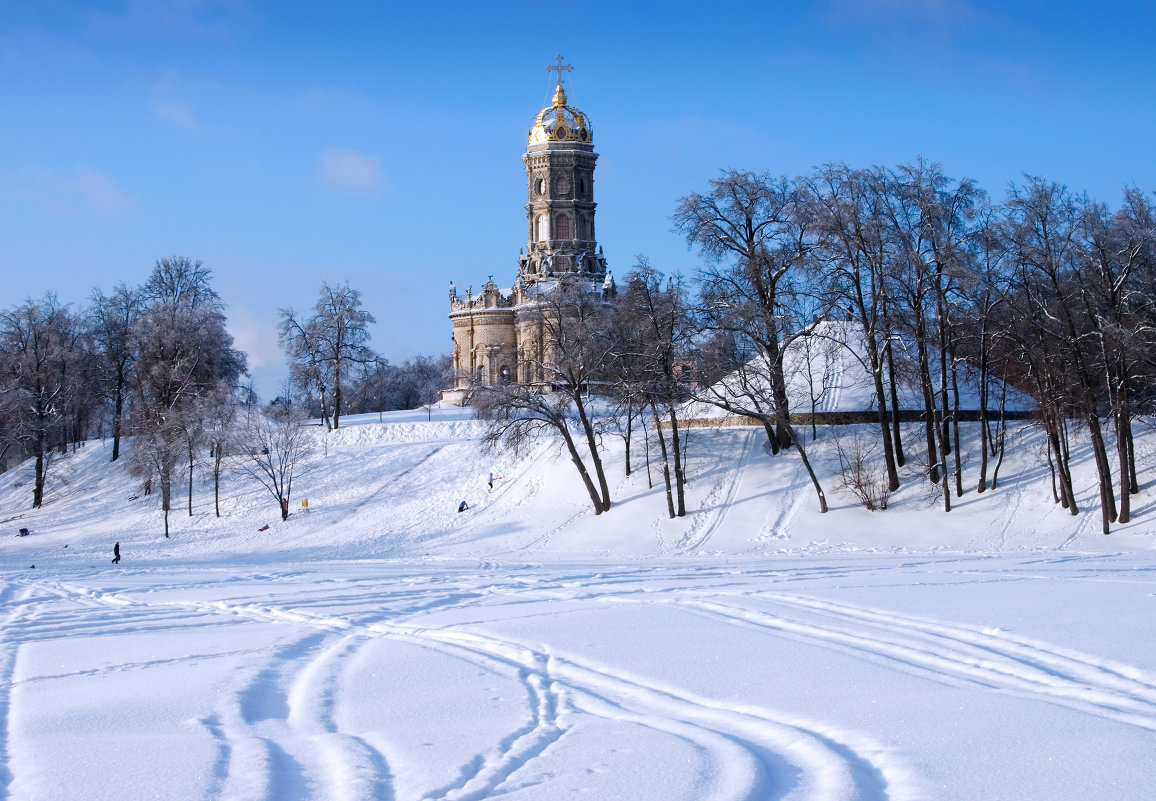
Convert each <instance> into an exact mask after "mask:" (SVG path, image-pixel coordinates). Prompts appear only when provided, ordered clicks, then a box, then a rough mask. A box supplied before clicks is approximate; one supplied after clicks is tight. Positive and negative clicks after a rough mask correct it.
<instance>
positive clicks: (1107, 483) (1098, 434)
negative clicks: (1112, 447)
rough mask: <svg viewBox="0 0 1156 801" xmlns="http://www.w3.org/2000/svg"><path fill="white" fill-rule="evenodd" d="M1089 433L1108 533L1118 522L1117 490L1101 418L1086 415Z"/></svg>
mask: <svg viewBox="0 0 1156 801" xmlns="http://www.w3.org/2000/svg"><path fill="white" fill-rule="evenodd" d="M1086 419H1087V422H1088V433H1089V435H1090V436H1091V439H1092V453H1093V454H1095V457H1096V472H1097V474H1098V478H1099V484H1100V517H1101V522H1102V525H1103V531H1104V533H1105V534H1107V533H1108V530H1109V525H1110V524H1111V523H1114V522H1116V519H1117V517H1118V515H1117V513H1116V488H1115V487H1114V486H1112V465H1111V464H1110V463H1109V461H1108V449H1107V447H1106V446H1105V445H1104V432H1103V429H1102V428H1101V427H1100V418H1099V417H1098V416H1096V415H1095V414H1094V413H1089V414H1088V415H1086Z"/></svg>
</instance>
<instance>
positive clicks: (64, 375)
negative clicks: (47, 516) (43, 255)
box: [0, 292, 82, 509]
mask: <svg viewBox="0 0 1156 801" xmlns="http://www.w3.org/2000/svg"><path fill="white" fill-rule="evenodd" d="M79 331H80V325H79V321H78V320H77V319H76V317H75V316H74V315H73V314H72V313H71V312H70V311H69V310H68V308H67V307H66V306H63V305H61V304H60V302H59V301H58V300H57V299H56V295H55V294H53V293H51V292H48V293H46V294H45V295H44V296H43V297H42V298H40V299H38V300H32V299H31V298H29V299H28V300H26V301H24V303H22V304H20V305H18V306H15V307H13V308H10V309H7V310H4V311H3V312H0V388H2V389H3V394H4V395H5V396H6V399H7V402H6V407H7V411H8V413H9V414H10V415H11V421H10V425H11V428H7V427H6V430H5V434H4V437H5V439H7V440H9V441H10V442H12V443H14V444H16V445H17V446H18V447H20V448H21V449H22V450H24V451H25V452H28V453H30V454H31V455H32V457H33V458H34V459H35V469H34V480H33V488H32V507H33V508H34V509H38V508H40V506H41V505H42V504H43V503H44V486H45V478H46V475H47V471H48V465H49V461H50V459H51V453H52V449H53V447H55V446H56V445H57V444H61V445H63V444H64V443H65V441H66V439H65V437H66V432H65V423H66V418H65V415H66V413H67V411H68V410H69V408H70V406H71V404H72V396H73V394H74V393H76V392H77V391H78V390H79V382H78V380H77V379H78V376H77V366H78V363H79V362H80V360H81V356H82V354H81V352H80V350H79V348H78V338H79Z"/></svg>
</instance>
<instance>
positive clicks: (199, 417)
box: [0, 256, 449, 536]
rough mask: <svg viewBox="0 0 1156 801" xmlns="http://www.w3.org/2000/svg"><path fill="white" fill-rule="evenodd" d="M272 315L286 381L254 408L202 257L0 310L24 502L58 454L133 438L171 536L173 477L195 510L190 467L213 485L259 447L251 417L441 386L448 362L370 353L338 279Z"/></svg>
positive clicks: (1, 381)
mask: <svg viewBox="0 0 1156 801" xmlns="http://www.w3.org/2000/svg"><path fill="white" fill-rule="evenodd" d="M280 317H281V326H280V343H281V345H282V347H283V348H284V350H285V353H286V357H287V360H288V362H289V364H290V370H291V372H290V378H289V379H288V380H287V381H286V384H285V386H284V387H283V388H282V391H281V393H280V394H279V396H278V397H277V398H276V399H275V400H274V401H272V402H271V403H269V404H266V405H265V406H264V407H261V405H260V403H259V401H258V399H257V397H256V395H255V393H254V391H253V388H252V383H251V382H247V381H246V378H247V358H246V355H245V354H244V353H242V352H241V351H239V350H237V349H235V348H234V347H233V338H232V336H231V335H230V334H229V332H228V330H227V328H226V317H225V308H224V304H223V303H222V302H221V299H220V296H219V295H218V294H217V292H216V291H215V290H214V289H213V287H212V272H211V270H210V269H209V268H208V267H206V266H205V265H204V264H202V262H200V261H194V260H192V259H189V258H187V257H183V256H174V257H171V258H162V259H160V260H158V261H157V262H156V264H155V266H154V267H153V270H152V272H151V274H150V275H149V278H148V279H147V280H146V281H145V282H144V283H143V284H141V285H140V286H137V287H130V286H128V285H127V284H125V283H123V282H121V283H119V284H117V286H116V287H114V288H113V290H112V291H111V292H110V293H108V294H105V292H104V291H102V290H100V289H95V290H93V292H92V295H91V297H90V299H89V302H88V303H87V304H86V305H85V306H84V307H83V308H81V309H80V310H73V309H71V308H70V307H69V306H67V305H64V304H61V303H60V302H58V300H57V298H56V295H55V293H53V292H51V291H49V292H46V293H45V294H44V295H43V296H42V297H41V298H38V299H32V298H29V299H27V300H25V301H24V302H23V303H21V304H17V305H15V306H12V307H9V308H7V309H4V310H2V311H0V390H2V392H0V470H7V469H8V468H10V467H12V466H14V465H15V464H17V463H19V462H22V461H24V460H25V459H29V458H31V459H33V460H34V466H33V488H32V497H31V503H32V507H33V508H39V507H40V506H41V505H42V504H43V502H44V489H45V479H46V475H47V472H48V468H49V464H50V462H51V460H52V458H53V456H54V454H58V453H59V454H64V453H67V451H68V449H69V448H70V447H71V448H76V447H79V446H80V445H81V444H83V443H84V442H86V441H87V440H90V439H94V438H104V437H110V438H111V439H112V461H116V460H118V459H119V458H121V442H122V439H123V438H125V437H133V442H134V445H133V447H132V448H131V449H130V450H129V451H128V456H129V460H130V461H129V469H130V471H131V472H132V473H133V474H134V475H136V476H138V477H139V478H140V479H141V481H142V487H143V491H145V492H151V491H152V489H153V487H154V484H155V485H156V487H157V488H158V489H159V493H158V494H159V496H160V498H161V502H162V508H163V509H164V511H165V514H166V517H165V530H166V536H167V532H168V511H169V508H170V504H171V500H172V497H173V492H174V482H175V481H176V480H178V478H180V477H182V476H187V478H188V485H189V510H190V514H192V483H193V472H194V466H195V465H198V464H201V463H202V461H203V462H205V463H206V466H207V468H208V469H209V470H210V471H211V472H212V475H213V478H214V482H215V483H216V482H217V480H219V477H220V468H221V464H222V460H223V459H225V458H226V457H229V456H234V455H237V454H238V453H242V452H244V453H249V452H253V453H254V454H255V455H257V456H261V455H264V456H268V455H269V454H268V453H267V451H268V447H267V444H266V443H264V440H265V439H268V437H269V436H270V432H269V431H266V430H263V429H262V426H261V425H260V424H259V422H258V418H265V419H268V418H273V419H276V420H282V421H300V420H303V419H305V418H307V417H308V416H310V415H313V416H323V417H324V421H325V423H326V425H328V426H330V427H336V426H337V425H338V422H339V418H340V415H341V413H342V412H346V413H350V412H352V413H358V412H365V411H375V412H376V411H388V410H393V409H412V408H417V407H419V406H421V405H422V404H427V403H432V402H434V401H436V400H437V399H438V393H439V391H440V390H441V389H442V388H443V387H444V386H445V385H446V383H447V382H448V380H449V357H448V356H447V357H441V358H430V357H422V356H419V357H417V358H415V359H412V360H408V361H406V362H404V363H403V364H401V365H393V364H390V363H389V361H388V360H386V359H384V358H383V357H381V356H380V355H379V354H377V353H375V352H374V351H373V350H372V349H371V348H370V347H369V342H370V334H369V329H368V324H369V323H371V322H373V317H372V316H371V315H370V314H369V313H368V312H366V311H365V310H363V309H362V308H361V298H360V294H359V293H358V292H357V291H356V290H352V289H350V288H349V286H348V285H347V284H346V285H343V286H338V287H330V286H329V285H328V284H322V287H321V291H320V293H319V296H318V300H317V302H316V304H315V306H314V308H313V310H312V312H311V313H310V314H308V315H303V316H302V315H297V314H296V313H295V312H294V311H293V310H292V309H282V310H281V311H280ZM318 387H320V388H321V392H320V394H318V393H317V391H316V390H317V388H318ZM326 388H328V390H329V392H328V395H327V394H326ZM262 450H265V451H266V453H265V454H262V453H261V451H262ZM206 453H207V458H205V454H206ZM266 461H267V460H266ZM186 468H187V469H186ZM257 469H258V473H260V472H261V468H260V466H258V468H257ZM274 472H275V471H274ZM287 477H288V476H286V475H276V476H273V477H272V478H270V481H272V483H274V484H277V485H278V486H275V487H274V488H273V489H272V490H271V491H272V492H273V495H274V497H276V498H277V499H278V500H279V501H283V500H285V499H287V497H288V489H289V488H288V487H287V486H286V487H281V486H279V484H280V481H281V480H282V479H284V478H287ZM218 514H219V507H218Z"/></svg>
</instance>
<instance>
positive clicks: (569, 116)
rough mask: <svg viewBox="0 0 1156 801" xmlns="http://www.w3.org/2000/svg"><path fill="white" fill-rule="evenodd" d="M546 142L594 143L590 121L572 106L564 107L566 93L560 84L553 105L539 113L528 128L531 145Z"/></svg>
mask: <svg viewBox="0 0 1156 801" xmlns="http://www.w3.org/2000/svg"><path fill="white" fill-rule="evenodd" d="M546 142H581V143H583V144H592V143H593V142H594V130H593V129H592V128H591V126H590V119H589V118H588V117H587V116H586V115H585V114H583V113H582V112H581V111H579V110H578V109H576V108H574V107H573V106H568V105H566V92H565V91H564V90H563V89H562V84H558V88H557V89H555V90H554V105H552V106H548V107H547V108H544V109H542V110H541V111H539V112H538V116H537V117H535V118H534V125H533V127H531V128H530V144H531V145H535V144H544V143H546Z"/></svg>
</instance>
